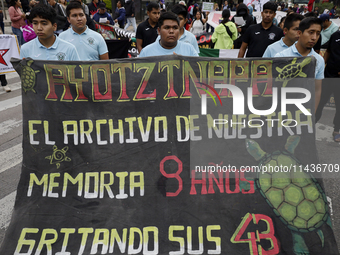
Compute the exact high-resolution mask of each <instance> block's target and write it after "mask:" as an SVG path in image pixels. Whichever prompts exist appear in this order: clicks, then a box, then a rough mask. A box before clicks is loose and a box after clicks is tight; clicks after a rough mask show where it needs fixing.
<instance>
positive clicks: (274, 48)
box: [262, 37, 289, 58]
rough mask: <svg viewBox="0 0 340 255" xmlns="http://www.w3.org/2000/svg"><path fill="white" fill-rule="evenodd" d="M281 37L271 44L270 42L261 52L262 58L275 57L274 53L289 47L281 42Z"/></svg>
mask: <svg viewBox="0 0 340 255" xmlns="http://www.w3.org/2000/svg"><path fill="white" fill-rule="evenodd" d="M283 38H284V37H282V38H281V39H280V41H277V42H274V43H272V44H270V45H269V46H268V47H267V49H266V51H265V52H264V53H263V56H262V57H263V58H273V57H275V55H276V53H279V52H281V51H284V50H286V49H288V48H289V47H288V46H287V45H286V44H285V43H284V42H283Z"/></svg>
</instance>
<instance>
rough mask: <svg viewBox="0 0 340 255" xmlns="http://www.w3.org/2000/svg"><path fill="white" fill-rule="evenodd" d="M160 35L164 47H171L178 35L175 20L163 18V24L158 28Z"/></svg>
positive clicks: (175, 43) (173, 45)
mask: <svg viewBox="0 0 340 255" xmlns="http://www.w3.org/2000/svg"><path fill="white" fill-rule="evenodd" d="M158 33H159V35H160V37H161V45H162V46H163V47H164V48H166V49H172V48H174V47H175V46H176V45H177V40H178V36H179V25H178V23H177V21H175V20H170V19H168V20H164V23H163V25H162V26H161V27H160V28H158Z"/></svg>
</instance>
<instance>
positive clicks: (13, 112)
mask: <svg viewBox="0 0 340 255" xmlns="http://www.w3.org/2000/svg"><path fill="white" fill-rule="evenodd" d="M6 77H7V80H8V84H9V86H10V87H11V89H12V92H10V93H6V92H4V90H3V89H2V88H0V137H1V139H0V243H1V242H2V240H3V238H4V235H5V231H6V228H7V227H8V225H9V223H10V219H11V212H12V209H13V206H14V201H15V196H16V188H17V184H18V181H19V178H20V171H21V163H22V146H21V142H22V113H21V112H22V111H21V110H22V109H21V107H22V104H21V93H22V92H21V83H20V79H19V76H18V75H17V74H16V73H11V74H8V75H6ZM334 113H335V109H334V108H329V107H326V108H325V109H324V112H323V116H322V118H321V120H320V123H318V124H317V125H316V146H317V150H318V154H319V161H320V163H327V164H340V144H339V143H335V142H334V141H333V139H332V132H333V128H332V126H333V125H332V121H333V116H334ZM337 182H338V180H337V178H325V179H324V185H325V189H326V194H327V196H328V201H329V203H330V208H331V218H332V221H333V229H334V232H335V235H336V239H337V242H338V244H340V214H339V210H340V198H339V196H338V194H339V191H340V188H339V185H338V183H337Z"/></svg>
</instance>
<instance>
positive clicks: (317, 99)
mask: <svg viewBox="0 0 340 255" xmlns="http://www.w3.org/2000/svg"><path fill="white" fill-rule="evenodd" d="M321 90H322V80H315V111H316V109H318V106H319V102H320V98H321Z"/></svg>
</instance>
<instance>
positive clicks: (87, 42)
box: [59, 1, 109, 60]
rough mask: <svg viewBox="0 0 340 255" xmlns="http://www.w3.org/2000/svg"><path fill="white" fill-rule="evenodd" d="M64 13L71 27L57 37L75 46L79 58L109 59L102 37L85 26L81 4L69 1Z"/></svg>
mask: <svg viewBox="0 0 340 255" xmlns="http://www.w3.org/2000/svg"><path fill="white" fill-rule="evenodd" d="M66 15H67V20H68V22H69V23H70V24H71V28H69V29H68V30H66V31H64V32H63V33H61V34H60V35H59V37H60V38H61V39H64V40H65V41H67V42H69V43H72V44H73V45H74V46H76V48H77V51H78V54H79V57H80V60H105V59H109V54H108V49H107V45H106V43H105V40H104V38H103V37H102V36H101V35H100V34H99V33H97V32H95V31H92V30H91V29H89V28H88V27H87V26H86V16H85V12H84V9H83V8H82V6H81V4H80V3H78V2H77V1H74V2H70V3H69V4H68V5H67V7H66Z"/></svg>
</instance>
